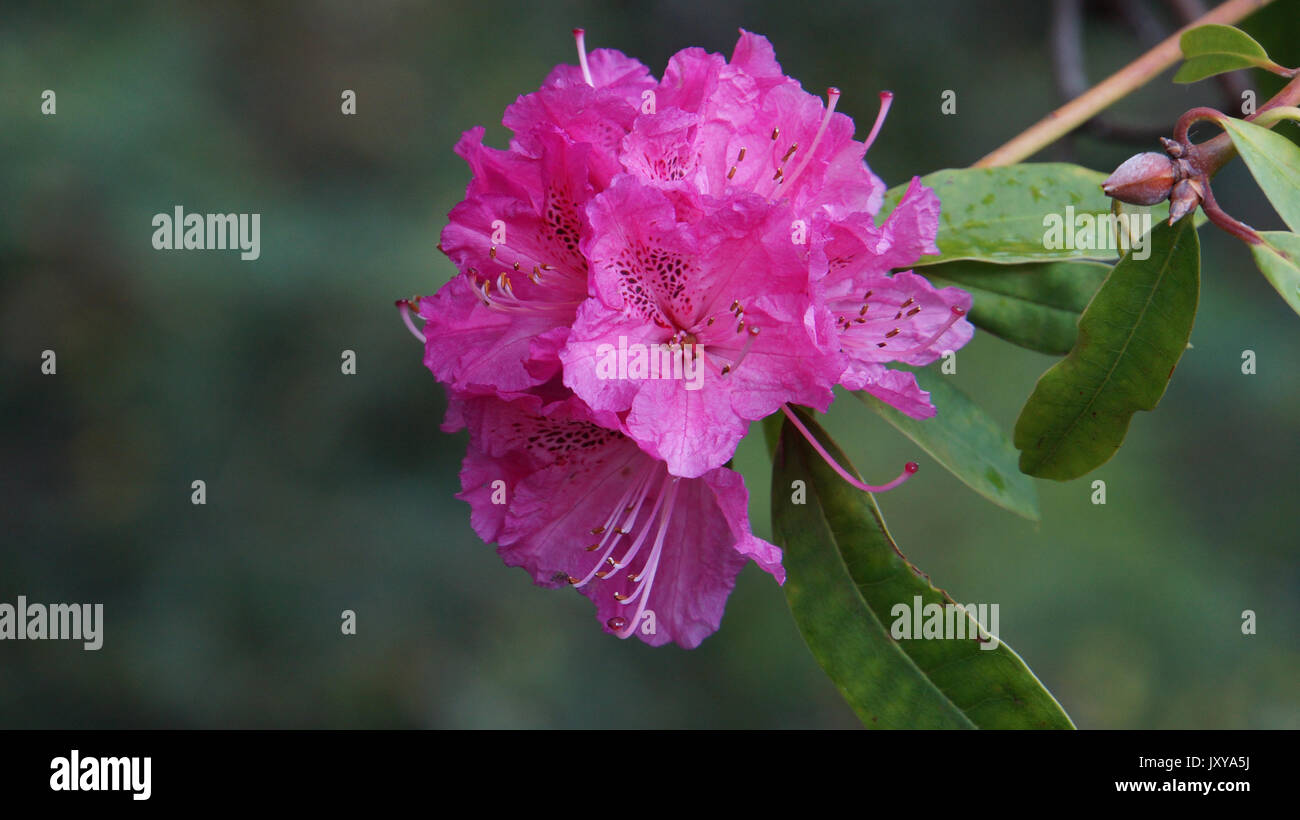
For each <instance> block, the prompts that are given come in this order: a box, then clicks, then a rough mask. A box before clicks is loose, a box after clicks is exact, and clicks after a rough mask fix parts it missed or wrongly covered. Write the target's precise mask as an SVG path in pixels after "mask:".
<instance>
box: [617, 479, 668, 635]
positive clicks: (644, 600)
mask: <svg viewBox="0 0 1300 820" xmlns="http://www.w3.org/2000/svg"><path fill="white" fill-rule="evenodd" d="M664 481H665V482H669V486H668V487H667V495H668V504H667V506H666V507H665V508H664V512H663V517H662V518H661V519H660V520H659V532H658V533H657V534H656V535H655V545H654V549H653V550H652V551H651V553H650V560H649V561H647V562H646V567H645V569H643V570H642V571H641V575H640V576H639V577H640V578H641V581H640V583H639V584H638V585H637V588H636V591H635V592H633V593H632V595H631V597H630V598H629V599H628V600H631V599H632V598H636V597H638V596H640V598H641V601H640V602H639V603H638V604H637V608H636V614H635V615H633V616H632V618H631V620H629V621H628V623H627V626H625V627H624V628H623V630H622V631H620V632H618V633H616V634H617V635H618V637H619V638H627V637H630V636H631V635H632V633H633V632H635V631H636V628H637V625H638V624H640V623H641V616H642V615H643V614H645V609H646V604H648V603H649V601H650V590H651V589H653V588H654V582H655V573H656V572H657V571H658V570H659V556H660V555H662V554H663V549H664V536H665V535H666V534H667V533H668V520H669V519H670V518H672V510H673V502H674V501H675V500H676V499H677V488H678V486H680V484H681V482H680V481H679V480H678V479H677V478H675V477H673V476H664ZM659 495H660V497H661V498H662V497H663V496H664V492H663V491H660V493H659Z"/></svg>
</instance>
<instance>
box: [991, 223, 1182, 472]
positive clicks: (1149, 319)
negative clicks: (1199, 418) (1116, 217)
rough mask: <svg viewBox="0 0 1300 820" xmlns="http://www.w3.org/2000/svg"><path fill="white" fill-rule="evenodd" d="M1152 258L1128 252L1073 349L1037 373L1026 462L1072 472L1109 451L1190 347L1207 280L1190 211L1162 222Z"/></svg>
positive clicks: (1021, 439)
mask: <svg viewBox="0 0 1300 820" xmlns="http://www.w3.org/2000/svg"><path fill="white" fill-rule="evenodd" d="M1150 249H1151V253H1150V257H1149V258H1147V259H1145V260H1138V259H1135V258H1133V254H1131V253H1130V254H1126V255H1125V256H1124V258H1123V259H1121V260H1120V262H1119V264H1118V265H1116V266H1115V269H1114V270H1113V271H1111V274H1110V276H1108V277H1107V278H1106V282H1105V283H1104V284H1103V285H1102V286H1101V290H1099V291H1098V292H1097V295H1096V296H1094V297H1093V299H1092V302H1091V303H1090V304H1089V305H1088V309H1087V310H1085V311H1084V312H1083V316H1081V317H1080V318H1079V339H1078V341H1077V342H1076V343H1075V345H1074V349H1073V350H1072V351H1070V355H1069V356H1067V357H1065V358H1064V359H1062V360H1061V361H1060V362H1058V363H1057V364H1055V365H1054V366H1052V367H1051V368H1050V369H1049V370H1048V371H1047V372H1046V373H1044V374H1043V375H1042V377H1041V378H1039V380H1038V384H1037V385H1036V386H1035V387H1034V392H1033V394H1032V395H1030V397H1029V401H1028V402H1026V403H1025V406H1024V408H1023V409H1022V410H1021V411H1020V418H1019V420H1018V421H1017V422H1016V430H1015V444H1016V447H1017V448H1018V449H1019V450H1020V451H1021V452H1020V469H1021V470H1022V471H1024V472H1026V473H1028V474H1029V475H1033V476H1038V477H1040V478H1052V479H1056V480H1058V481H1068V480H1070V479H1072V478H1078V477H1079V476H1081V475H1083V474H1084V473H1087V472H1088V471H1090V470H1092V469H1094V468H1096V467H1099V466H1100V465H1102V464H1104V463H1106V462H1107V461H1108V460H1110V457H1111V456H1113V455H1114V454H1115V452H1116V451H1117V450H1118V449H1119V446H1120V443H1121V442H1122V441H1123V440H1124V434H1125V432H1126V431H1127V430H1128V425H1129V421H1130V420H1131V419H1132V417H1133V413H1135V412H1136V411H1138V410H1152V409H1154V408H1155V406H1156V404H1158V403H1159V401H1160V397H1161V396H1162V395H1164V392H1165V387H1166V386H1167V385H1168V383H1169V379H1170V377H1171V376H1173V372H1174V367H1175V366H1176V365H1177V364H1178V360H1179V358H1180V357H1181V356H1182V354H1183V351H1184V350H1185V349H1186V348H1187V340H1188V338H1189V337H1190V336H1191V332H1192V322H1193V321H1194V320H1195V318H1196V302H1197V297H1198V292H1199V290H1200V246H1199V243H1198V240H1197V237H1196V229H1195V227H1193V225H1192V221H1191V220H1190V219H1183V220H1179V221H1178V222H1177V223H1176V224H1174V225H1173V226H1170V225H1167V224H1165V223H1161V224H1160V225H1159V226H1158V227H1156V229H1155V230H1154V231H1152V234H1151V245H1150Z"/></svg>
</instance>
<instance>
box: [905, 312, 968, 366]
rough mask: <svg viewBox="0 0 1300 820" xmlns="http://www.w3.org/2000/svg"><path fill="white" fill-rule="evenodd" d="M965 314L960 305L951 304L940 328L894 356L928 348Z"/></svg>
mask: <svg viewBox="0 0 1300 820" xmlns="http://www.w3.org/2000/svg"><path fill="white" fill-rule="evenodd" d="M908 315H909V316H910V315H911V314H910V313H909V314H908ZM965 315H966V311H965V310H964V309H962V308H960V307H957V306H956V305H953V307H952V315H951V316H949V317H948V321H946V322H944V323H943V327H941V328H939V329H938V330H937V331H935V333H934V335H932V336H931V337H930V338H928V339H926V340H925V341H924V342H921V343H920V344H919V345H917V346H916V347H910V348H908V349H907V350H900V351H899V352H897V353H895V354H894V356H895V357H898V356H908V355H910V354H912V353H917V352H919V351H922V350H925V349H926V348H928V347H929V346H930V345H932V344H934V343H935V342H937V341H939V337H940V336H942V335H943V334H945V333H947V332H948V329H949V328H951V327H952V326H953V325H955V324H957V322H958V321H960V320H961V318H962V317H963V316H965ZM889 335H891V334H889V333H887V334H885V336H886V337H888V336H889Z"/></svg>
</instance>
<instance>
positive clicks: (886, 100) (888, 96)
mask: <svg viewBox="0 0 1300 820" xmlns="http://www.w3.org/2000/svg"><path fill="white" fill-rule="evenodd" d="M893 102H894V92H892V91H881V92H880V111H878V112H877V113H876V122H875V124H874V125H872V126H871V133H870V134H867V142H866V146H867V148H866V150H868V151H870V150H871V146H872V144H873V143H874V142H875V141H876V135H877V134H879V133H880V128H881V126H883V125H884V124H885V115H887V114H888V113H889V106H890V105H892V104H893Z"/></svg>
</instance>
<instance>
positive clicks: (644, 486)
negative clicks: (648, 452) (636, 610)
mask: <svg viewBox="0 0 1300 820" xmlns="http://www.w3.org/2000/svg"><path fill="white" fill-rule="evenodd" d="M654 476H655V471H653V470H648V471H646V473H645V474H644V475H643V476H642V477H641V483H640V485H639V486H638V485H636V484H633V485H632V486H630V487H629V488H628V489H627V491H625V492H624V493H623V498H621V499H620V500H619V502H618V504H616V505H615V506H614V511H613V512H611V513H610V516H609V519H608V523H607V524H606V526H609V525H610V524H612V523H613V520H614V518H615V516H616V515H617V514H618V511H619V510H622V509H625V508H626V505H627V503H628V499H630V498H631V496H632V495H633V494H636V495H637V499H636V503H635V505H634V506H633V510H632V513H631V515H630V516H629V517H628V519H627V520H626V521H625V522H624V524H623V528H616V530H619V531H617V532H616V531H609V532H607V533H606V534H605V537H604V538H602V539H601V541H600V546H605V547H606V548H605V552H604V554H603V555H601V556H600V560H599V561H597V562H596V565H595V566H594V567H592V568H591V571H590V572H588V573H587V575H586V577H584V578H580V579H578V580H577V581H576V582H574V583H573V586H575V587H583V586H586V585H587V584H589V583H591V579H592V578H602V579H603V578H605V577H606V576H608V575H609V573H610V570H608V569H605V567H606V564H607V562H608V561H609V560H610V555H611V554H613V552H614V548H615V547H616V546H618V539H619V538H621V537H622V534H623V532H626V531H627V529H628V528H630V527H632V526H633V525H634V524H635V523H636V519H637V516H638V514H639V513H640V511H641V505H642V504H643V503H644V502H645V499H646V496H647V495H648V494H649V492H650V485H651V483H652V479H653V478H654ZM663 500H664V497H663V493H660V494H659V497H658V498H656V499H655V503H654V504H653V506H652V508H651V510H650V520H651V521H653V520H654V517H655V513H657V512H658V511H659V505H660V504H662V503H663ZM648 532H649V528H648V527H646V528H643V529H642V532H641V535H640V536H638V537H637V540H636V541H635V542H634V543H633V545H632V550H635V549H637V547H638V546H639V545H640V543H641V542H642V541H644V540H645V537H646V534H647V533H648ZM611 536H612V537H611ZM606 544H608V546H606ZM614 566H615V567H617V566H619V565H618V564H614Z"/></svg>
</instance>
